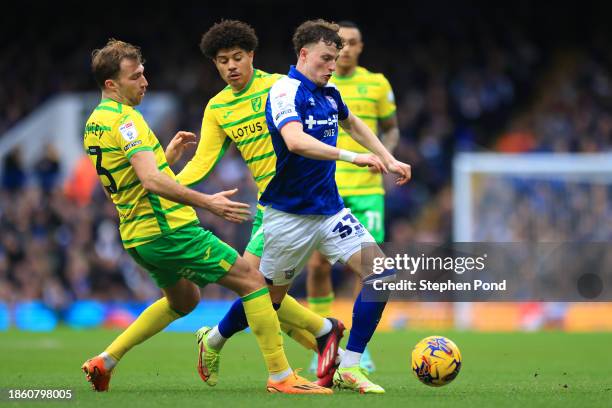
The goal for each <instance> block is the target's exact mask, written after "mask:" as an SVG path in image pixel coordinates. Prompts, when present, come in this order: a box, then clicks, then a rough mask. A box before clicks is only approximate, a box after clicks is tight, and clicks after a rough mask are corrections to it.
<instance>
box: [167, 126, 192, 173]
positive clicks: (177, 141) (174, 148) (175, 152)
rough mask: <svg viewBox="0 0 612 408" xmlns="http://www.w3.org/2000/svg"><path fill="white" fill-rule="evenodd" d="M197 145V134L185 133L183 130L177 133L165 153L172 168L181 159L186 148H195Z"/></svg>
mask: <svg viewBox="0 0 612 408" xmlns="http://www.w3.org/2000/svg"><path fill="white" fill-rule="evenodd" d="M196 144H197V143H196V135H195V133H191V132H185V131H183V130H181V131H179V132H177V134H176V135H174V137H173V138H172V140H170V143H168V146H166V151H165V152H164V153H165V154H166V160H167V161H168V164H169V165H171V166H172V165H173V164H174V163H176V162H177V161H179V160H180V159H181V156H182V155H183V151H185V148H186V147H189V146H195V145H196Z"/></svg>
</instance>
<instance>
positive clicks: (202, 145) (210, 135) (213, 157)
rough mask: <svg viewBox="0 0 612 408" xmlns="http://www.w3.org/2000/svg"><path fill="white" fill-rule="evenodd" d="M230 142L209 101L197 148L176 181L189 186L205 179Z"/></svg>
mask: <svg viewBox="0 0 612 408" xmlns="http://www.w3.org/2000/svg"><path fill="white" fill-rule="evenodd" d="M230 143H231V139H230V138H229V137H227V135H226V134H225V132H224V131H223V129H221V126H219V123H218V122H217V119H216V118H215V115H214V114H213V112H212V111H211V109H210V102H209V103H208V105H207V106H206V109H205V110H204V118H203V119H202V130H201V132H200V142H199V143H198V148H197V150H196V152H195V155H194V156H193V158H192V159H191V160H190V161H189V162H188V163H187V165H186V166H185V167H184V168H183V170H181V172H180V173H179V174H178V175H177V176H176V178H177V180H178V182H179V183H180V184H182V185H184V186H190V187H191V186H194V185H196V184H198V183H200V182H201V181H203V180H204V179H206V177H208V175H209V174H210V172H211V171H213V169H214V168H215V166H216V164H217V163H218V162H219V160H221V158H222V157H223V155H224V154H225V151H226V150H227V148H228V147H229V145H230Z"/></svg>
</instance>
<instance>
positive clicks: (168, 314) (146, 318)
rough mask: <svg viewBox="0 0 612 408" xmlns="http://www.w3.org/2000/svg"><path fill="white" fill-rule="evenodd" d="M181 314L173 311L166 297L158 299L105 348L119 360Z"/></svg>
mask: <svg viewBox="0 0 612 408" xmlns="http://www.w3.org/2000/svg"><path fill="white" fill-rule="evenodd" d="M181 316H182V315H181V314H179V313H177V312H176V311H174V310H173V309H172V308H171V307H170V304H169V303H168V299H166V298H165V297H163V298H161V299H159V300H158V301H156V302H155V303H153V304H152V305H151V306H149V307H147V308H146V309H145V310H144V311H143V312H142V313H141V314H140V316H138V318H137V319H136V320H134V322H133V323H132V324H131V325H130V326H129V327H128V328H127V329H126V330H125V331H124V332H123V333H121V334H120V335H119V337H117V338H116V339H115V341H113V342H112V343H111V345H110V346H108V348H107V349H106V350H105V352H106V353H108V354H109V355H110V356H111V357H112V358H113V359H115V361H119V360H120V359H121V357H123V355H124V354H125V353H127V352H128V351H129V350H130V349H131V348H132V347H134V346H136V345H137V344H140V343H142V342H143V341H145V340H146V339H148V338H149V337H152V336H153V335H155V334H157V333H159V332H160V331H162V330H163V329H165V328H166V327H167V326H168V325H169V324H170V323H172V322H173V321H175V320H176V319H178V318H179V317H181Z"/></svg>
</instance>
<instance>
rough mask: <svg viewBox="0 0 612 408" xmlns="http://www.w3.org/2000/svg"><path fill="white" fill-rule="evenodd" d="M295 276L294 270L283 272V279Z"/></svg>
mask: <svg viewBox="0 0 612 408" xmlns="http://www.w3.org/2000/svg"><path fill="white" fill-rule="evenodd" d="M293 275H295V268H293V269H289V270H288V271H285V279H291V278H293Z"/></svg>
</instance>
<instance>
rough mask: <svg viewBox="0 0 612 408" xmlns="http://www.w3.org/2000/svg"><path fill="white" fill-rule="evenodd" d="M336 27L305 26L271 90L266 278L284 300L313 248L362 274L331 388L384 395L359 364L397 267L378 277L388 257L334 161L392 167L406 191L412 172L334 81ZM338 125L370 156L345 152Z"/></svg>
mask: <svg viewBox="0 0 612 408" xmlns="http://www.w3.org/2000/svg"><path fill="white" fill-rule="evenodd" d="M338 30H339V27H338V26H337V25H336V24H332V23H329V22H326V21H324V20H313V21H307V22H305V23H303V24H301V25H300V26H299V27H298V28H297V30H296V32H295V34H294V36H293V44H294V49H295V52H296V54H297V57H298V61H297V64H296V66H292V67H291V68H290V70H289V74H288V76H286V77H283V78H281V79H279V80H278V81H277V82H276V83H275V84H274V85H273V86H272V89H270V94H269V96H268V102H267V105H266V121H267V124H268V127H269V129H270V134H271V136H272V143H273V145H274V151H275V152H276V156H277V163H276V174H275V176H274V178H273V179H272V180H271V181H270V183H269V184H268V186H267V187H266V190H265V191H264V193H263V194H262V195H261V197H260V203H261V204H264V205H265V206H266V210H265V212H264V218H263V228H264V237H265V245H264V253H263V256H262V258H261V272H262V273H263V274H264V276H265V277H266V280H267V281H268V282H271V283H272V286H269V288H270V296H271V297H272V302H273V303H278V302H280V301H282V299H283V297H284V296H285V294H286V293H287V291H288V289H289V287H290V285H291V283H292V282H293V280H294V279H295V277H296V276H297V275H298V274H299V273H300V272H301V270H302V268H303V267H304V265H305V263H306V262H307V260H308V259H309V258H310V256H311V254H312V252H313V251H314V250H315V249H316V250H318V251H319V252H321V253H322V254H323V255H324V256H325V257H326V258H327V260H328V261H329V262H330V263H332V264H333V263H335V262H336V261H340V262H342V263H344V264H346V265H347V266H348V267H349V268H350V269H351V270H353V271H354V272H356V273H357V274H359V275H360V276H361V277H362V279H363V288H362V289H361V291H360V293H359V295H358V297H357V299H356V301H355V304H354V308H353V323H352V328H351V331H350V337H349V341H348V344H347V350H346V352H345V353H344V354H343V355H342V357H341V361H340V365H339V367H338V369H337V370H336V372H335V374H334V376H333V384H334V385H335V386H338V387H341V388H347V389H350V390H354V391H358V392H361V393H384V389H383V388H382V387H380V386H379V385H377V384H374V383H373V382H371V381H370V380H369V378H368V374H367V372H366V371H365V370H364V369H362V368H360V366H359V363H360V360H361V355H362V353H363V351H364V349H365V347H366V345H367V343H368V342H369V341H370V339H371V337H372V335H373V333H374V331H375V330H376V327H377V325H378V322H379V321H380V317H381V315H382V312H383V310H384V308H385V305H386V301H387V299H388V295H389V293H388V292H384V291H380V292H379V293H378V294H377V293H376V290H375V289H374V287H373V285H372V283H373V282H374V281H375V280H378V279H384V278H387V277H388V278H393V277H394V275H395V271H394V270H386V271H384V272H383V273H382V274H380V275H374V274H372V261H373V259H372V257H373V256H377V257H378V256H384V254H383V253H382V251H381V250H380V248H379V247H378V246H377V245H376V242H375V240H374V238H373V237H372V235H371V234H370V233H369V232H368V231H367V229H366V228H364V227H363V225H361V223H360V222H359V221H358V220H357V219H356V218H355V217H354V216H353V215H352V214H351V211H350V210H349V209H347V208H345V206H344V203H343V201H342V199H341V198H340V195H339V194H338V188H337V185H336V181H335V172H336V161H337V160H342V161H347V162H350V163H354V164H355V165H357V166H360V167H365V166H369V167H373V168H375V169H377V170H378V171H379V172H387V171H391V172H393V173H396V174H397V175H398V176H399V177H398V179H397V181H396V183H397V184H398V185H403V184H405V183H407V182H408V180H409V179H410V166H408V165H407V164H405V163H402V162H400V161H397V160H396V159H395V158H394V157H393V156H392V155H391V153H389V152H388V151H387V149H386V148H385V147H384V146H383V144H382V143H381V142H380V140H379V139H378V138H377V137H376V135H375V134H374V133H373V132H372V131H371V130H370V129H369V128H368V127H367V125H366V124H365V123H363V121H362V120H361V119H359V118H357V117H356V116H355V115H353V114H352V113H351V112H350V111H349V109H348V108H347V106H346V104H345V103H344V101H343V99H342V97H341V96H340V93H339V92H338V89H337V88H336V87H335V86H334V85H333V84H331V83H329V80H330V79H331V77H332V74H333V72H334V71H335V69H336V59H337V57H338V54H339V51H340V50H341V49H342V46H343V43H342V39H341V37H340V36H339V35H338ZM338 123H340V125H341V126H342V127H343V128H344V130H346V131H347V133H348V134H350V135H351V137H352V138H353V139H355V140H356V141H357V142H358V143H359V144H360V145H362V146H363V147H365V148H366V149H367V150H369V151H370V152H372V153H356V152H353V151H348V150H345V149H339V148H337V147H336V142H337V137H338ZM376 295H378V296H376ZM319 384H321V382H319Z"/></svg>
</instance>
